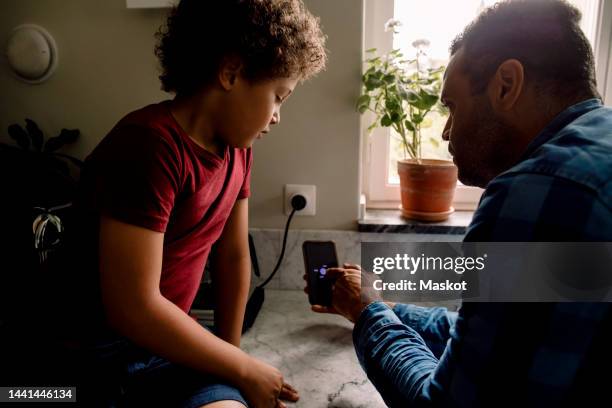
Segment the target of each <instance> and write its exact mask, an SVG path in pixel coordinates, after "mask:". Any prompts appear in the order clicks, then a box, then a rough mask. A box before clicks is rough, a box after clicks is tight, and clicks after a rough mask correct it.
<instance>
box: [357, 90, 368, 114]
mask: <svg viewBox="0 0 612 408" xmlns="http://www.w3.org/2000/svg"><path fill="white" fill-rule="evenodd" d="M371 100H372V97H370V95H367V94H365V95H361V96H360V97H359V99H357V109H359V111H360V112H361V110H362V108H363V112H365V110H366V109H368V106H370V101H371ZM363 112H361V113H363Z"/></svg>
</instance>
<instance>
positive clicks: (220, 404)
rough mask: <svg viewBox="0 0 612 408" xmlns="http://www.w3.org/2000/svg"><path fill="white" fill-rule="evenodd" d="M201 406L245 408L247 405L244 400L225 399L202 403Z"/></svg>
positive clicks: (208, 407) (210, 407)
mask: <svg viewBox="0 0 612 408" xmlns="http://www.w3.org/2000/svg"><path fill="white" fill-rule="evenodd" d="M200 408H245V405H244V404H243V403H242V402H238V401H234V400H224V401H216V402H212V403H210V404H206V405H201V406H200Z"/></svg>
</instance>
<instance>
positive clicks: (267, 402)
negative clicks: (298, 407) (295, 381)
mask: <svg viewBox="0 0 612 408" xmlns="http://www.w3.org/2000/svg"><path fill="white" fill-rule="evenodd" d="M238 388H239V389H240V391H241V392H242V393H243V394H244V396H245V398H246V399H247V401H248V403H249V406H252V407H254V408H276V407H281V408H283V407H285V404H283V403H282V402H281V401H280V399H284V400H287V401H297V400H298V398H299V396H298V394H297V391H296V390H295V389H294V388H293V387H292V386H291V385H289V384H286V383H285V382H284V381H283V376H282V374H281V372H280V371H279V370H278V369H276V368H274V367H272V366H271V365H269V364H266V363H264V362H263V361H261V360H258V359H256V358H253V357H249V360H248V364H247V367H246V372H245V374H244V377H243V378H242V379H241V381H240V382H239V385H238Z"/></svg>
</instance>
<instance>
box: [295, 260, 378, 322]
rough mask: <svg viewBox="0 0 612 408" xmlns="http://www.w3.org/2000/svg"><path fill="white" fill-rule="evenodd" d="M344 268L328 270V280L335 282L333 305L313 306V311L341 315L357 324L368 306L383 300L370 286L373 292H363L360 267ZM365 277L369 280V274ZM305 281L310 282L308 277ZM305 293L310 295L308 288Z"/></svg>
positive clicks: (349, 266) (365, 273) (346, 265)
mask: <svg viewBox="0 0 612 408" xmlns="http://www.w3.org/2000/svg"><path fill="white" fill-rule="evenodd" d="M343 266H344V267H343V268H329V269H328V270H327V274H326V279H330V280H333V281H334V284H333V289H332V305H331V306H330V307H326V306H321V305H313V306H312V310H313V311H314V312H317V313H335V314H339V315H342V316H344V317H346V318H347V319H348V320H350V321H351V322H353V323H355V322H356V321H357V319H358V318H359V315H361V312H362V311H363V309H365V308H366V306H367V305H369V304H370V303H372V302H375V301H379V300H382V299H381V297H380V295H379V294H378V292H376V291H375V290H374V289H372V286H371V285H370V284H368V285H366V286H367V287H368V288H370V289H371V290H362V285H361V276H362V272H361V267H360V266H359V265H354V264H349V263H345V264H344V265H343ZM364 276H365V278H364V279H368V278H369V272H364ZM304 280H306V282H308V277H307V276H306V275H304ZM304 291H305V292H306V293H308V286H306V288H304Z"/></svg>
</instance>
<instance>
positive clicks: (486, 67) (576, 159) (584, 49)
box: [313, 0, 612, 407]
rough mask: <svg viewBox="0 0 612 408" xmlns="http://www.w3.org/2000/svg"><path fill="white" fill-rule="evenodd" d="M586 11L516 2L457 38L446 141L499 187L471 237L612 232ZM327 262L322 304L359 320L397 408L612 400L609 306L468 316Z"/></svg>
mask: <svg viewBox="0 0 612 408" xmlns="http://www.w3.org/2000/svg"><path fill="white" fill-rule="evenodd" d="M579 20H580V13H579V11H578V10H576V9H575V8H574V7H572V6H570V5H569V4H567V3H566V2H563V1H560V0H530V1H520V0H516V1H514V0H509V1H506V2H503V3H500V4H498V5H496V6H495V7H493V8H490V9H488V10H486V11H484V12H483V14H481V15H480V16H479V17H478V18H477V19H476V20H475V21H474V22H473V23H472V24H470V25H469V26H468V27H467V28H466V29H465V31H464V32H463V33H462V34H461V35H460V36H459V37H458V38H457V39H456V40H455V41H454V43H453V44H452V47H451V54H452V58H451V61H450V63H449V66H448V68H447V71H446V74H445V82H444V87H443V91H442V96H441V99H442V102H443V103H445V104H446V105H447V106H448V108H449V110H450V117H449V119H448V123H447V125H446V128H445V131H444V138H445V139H446V140H449V150H450V152H451V153H452V155H453V157H454V161H455V163H456V164H457V167H458V169H459V178H460V180H461V181H462V182H463V183H465V184H469V185H476V186H480V187H486V190H485V192H484V195H483V197H482V199H481V201H480V204H479V206H478V209H477V211H476V213H475V215H474V218H473V220H472V223H471V224H470V226H469V228H468V231H467V235H466V237H465V241H480V242H484V241H492V242H495V241H522V242H524V241H610V240H612V109H609V108H605V107H603V106H602V102H601V100H600V97H599V95H598V93H597V91H596V83H595V74H594V63H593V54H592V51H591V48H590V46H589V44H588V42H587V40H586V38H585V37H584V35H583V33H582V32H581V30H580V28H579V25H578V24H579ZM328 273H329V276H333V277H335V278H336V282H335V286H334V293H333V296H334V301H333V306H332V307H330V308H325V307H321V306H313V310H314V311H317V312H327V313H339V314H341V315H343V316H345V317H346V318H348V319H349V320H351V321H353V322H355V328H354V331H353V339H354V344H355V347H356V350H357V355H358V358H359V361H360V363H361V365H362V367H363V368H364V370H365V371H366V372H367V374H368V377H369V378H370V380H371V381H372V382H373V384H374V385H375V386H376V388H377V389H378V390H379V391H380V393H381V395H382V396H383V398H384V399H385V401H386V402H387V404H388V405H390V406H393V407H399V406H401V407H406V406H462V407H472V406H486V407H492V406H500V405H502V406H506V405H513V406H518V404H521V405H527V406H565V405H567V406H578V404H580V406H591V404H589V402H592V404H595V401H598V403H597V404H596V405H600V404H601V402H600V401H605V399H607V398H608V396H607V387H608V384H607V381H605V380H604V379H605V378H609V376H608V375H607V374H605V373H606V372H607V371H608V369H609V367H610V363H611V362H612V357H611V355H612V353H611V352H610V351H609V348H608V345H609V344H610V340H612V333H611V331H612V313H611V308H610V306H609V304H607V303H564V304H556V303H531V304H525V303H506V304H501V303H493V304H484V303H464V304H463V305H462V307H461V309H460V310H459V312H458V314H455V313H451V312H447V311H446V310H445V309H443V308H431V309H429V308H421V307H417V306H414V305H403V304H396V305H394V304H390V303H384V302H381V301H380V300H379V299H376V298H375V297H373V296H372V295H369V296H368V295H367V294H365V296H364V298H360V289H361V287H360V286H361V272H360V270H359V267H357V266H355V265H347V264H345V265H344V268H339V269H335V270H330V271H329V272H328ZM585 403H586V405H585Z"/></svg>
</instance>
